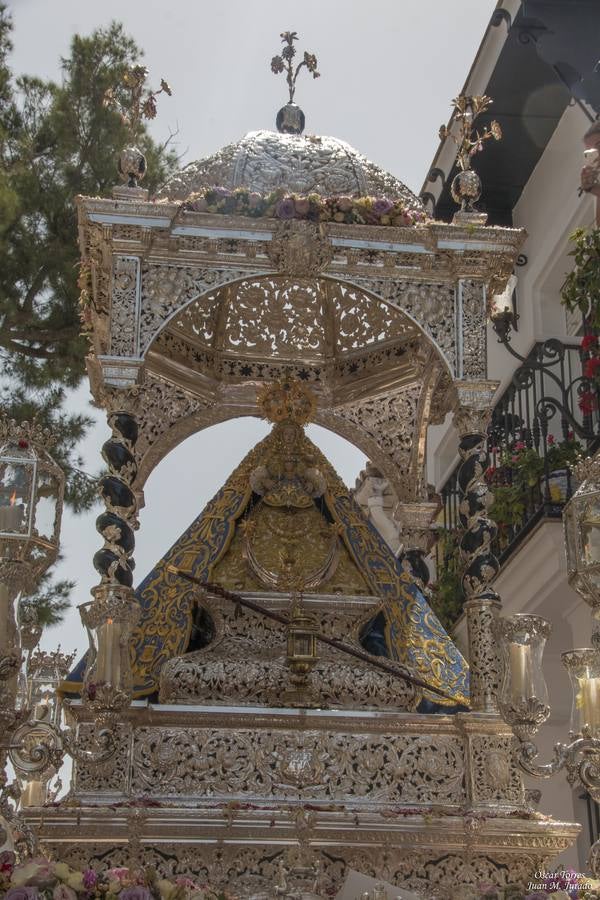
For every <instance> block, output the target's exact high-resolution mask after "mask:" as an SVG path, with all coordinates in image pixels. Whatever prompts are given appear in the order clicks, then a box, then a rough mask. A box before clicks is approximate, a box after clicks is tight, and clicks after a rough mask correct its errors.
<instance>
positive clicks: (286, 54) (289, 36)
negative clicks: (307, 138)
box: [271, 31, 320, 134]
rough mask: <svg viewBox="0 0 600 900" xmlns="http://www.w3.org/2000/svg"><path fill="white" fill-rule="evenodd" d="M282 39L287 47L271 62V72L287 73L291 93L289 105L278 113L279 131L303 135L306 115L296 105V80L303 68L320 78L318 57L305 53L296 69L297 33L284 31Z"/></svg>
mask: <svg viewBox="0 0 600 900" xmlns="http://www.w3.org/2000/svg"><path fill="white" fill-rule="evenodd" d="M281 39H282V41H283V43H284V44H285V47H284V48H283V50H282V51H281V54H277V56H274V57H273V59H272V60H271V72H273V74H274V75H279V73H280V72H286V80H287V83H288V89H289V92H290V100H289V103H286V105H285V106H282V107H281V109H280V110H279V112H278V113H277V119H276V124H277V130H278V131H280V132H282V133H283V134H302V132H303V131H304V123H305V118H304V113H303V112H302V110H301V109H300V107H299V106H296V104H295V103H294V94H295V93H296V80H297V78H298V73H299V72H300V69H301V68H302V66H306V68H307V69H308V71H309V72H310V73H311V75H312V77H313V78H319V77H320V73H319V72H317V57H316V56H315V55H314V53H308V52H307V51H304V58H303V60H302V62H300V63H298V65H297V66H296V68H295V69H294V66H293V59H294V57H295V55H296V48H295V47H294V41H297V40H298V32H297V31H282V32H281Z"/></svg>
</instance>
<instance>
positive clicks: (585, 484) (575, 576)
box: [497, 455, 600, 878]
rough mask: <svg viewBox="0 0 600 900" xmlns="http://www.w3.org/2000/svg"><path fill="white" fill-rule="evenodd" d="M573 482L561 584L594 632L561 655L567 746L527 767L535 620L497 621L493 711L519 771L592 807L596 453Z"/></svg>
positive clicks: (596, 867) (599, 502)
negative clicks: (567, 696)
mask: <svg viewBox="0 0 600 900" xmlns="http://www.w3.org/2000/svg"><path fill="white" fill-rule="evenodd" d="M574 476H575V478H576V480H578V481H580V482H581V484H580V487H579V488H578V490H577V491H576V492H575V494H574V495H573V497H571V499H570V500H569V501H568V503H567V504H566V506H565V509H564V511H563V523H564V530H565V545H566V554H567V568H568V579H569V584H570V585H571V586H572V587H573V588H574V589H575V590H576V591H577V592H578V593H579V595H580V596H581V597H582V598H583V600H584V601H585V602H586V603H587V604H588V605H589V606H590V608H591V610H592V615H593V618H594V628H593V633H592V640H591V643H592V645H593V646H591V647H583V648H579V649H576V650H568V651H565V652H564V653H563V654H562V657H561V658H562V663H563V665H564V666H565V668H566V669H567V672H568V674H569V677H570V679H571V686H572V688H573V705H572V712H571V728H570V735H569V737H570V742H569V743H566V744H563V743H557V744H555V745H554V757H553V759H552V760H551V761H550V762H548V763H537V762H536V761H535V760H536V759H537V756H538V749H537V747H536V745H535V744H534V743H533V741H532V740H531V737H532V736H533V735H534V734H535V732H536V731H537V729H538V728H539V726H540V725H541V724H542V723H543V722H544V721H545V720H546V719H547V718H548V715H549V712H550V706H549V703H548V692H547V689H546V686H545V683H544V679H543V675H542V654H543V649H544V644H545V641H546V639H547V638H548V636H549V635H550V624H549V623H548V622H546V621H545V620H544V619H540V618H539V617H538V616H527V615H515V616H510V617H509V618H506V619H502V620H500V621H499V624H498V626H497V634H498V637H499V640H500V644H501V648H502V655H503V659H504V677H503V680H502V683H501V687H500V691H499V695H498V706H499V709H500V712H501V714H502V717H503V718H504V721H505V722H506V723H507V724H508V725H510V726H511V728H512V729H513V731H514V733H515V735H516V736H517V737H518V738H519V740H520V746H519V750H518V761H519V763H520V765H521V767H522V768H523V769H524V770H525V772H527V773H528V774H529V775H533V776H536V777H538V778H549V777H550V776H552V775H554V774H555V772H558V771H560V770H561V769H565V770H566V772H567V778H568V780H569V782H570V783H571V784H580V785H581V786H582V787H583V788H584V789H585V790H586V791H587V792H588V793H589V794H590V796H591V797H592V798H593V799H594V800H595V801H596V802H600V455H599V456H596V457H593V458H590V459H586V460H583V462H581V463H580V464H579V465H578V466H577V467H576V468H575V471H574ZM589 865H590V868H591V870H592V872H593V874H594V877H596V878H598V877H600V840H598V841H596V843H595V844H594V845H593V846H592V848H591V850H590V857H589Z"/></svg>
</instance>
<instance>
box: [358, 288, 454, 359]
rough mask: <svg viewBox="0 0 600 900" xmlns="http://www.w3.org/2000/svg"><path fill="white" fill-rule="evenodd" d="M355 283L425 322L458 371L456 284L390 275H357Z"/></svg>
mask: <svg viewBox="0 0 600 900" xmlns="http://www.w3.org/2000/svg"><path fill="white" fill-rule="evenodd" d="M352 283H353V284H357V285H359V286H361V287H364V288H365V290H368V291H370V292H371V293H373V294H375V295H376V296H377V297H381V298H382V299H383V300H386V301H389V302H390V303H393V304H394V305H395V306H397V307H399V308H400V309H402V310H404V311H405V312H407V313H408V314H409V315H410V316H411V317H412V318H413V319H414V320H415V321H416V322H417V324H418V325H420V326H421V328H422V329H423V331H424V332H425V334H427V335H428V336H429V337H430V338H431V340H432V341H433V342H434V344H435V345H436V346H437V348H438V349H439V350H440V351H441V353H442V355H443V357H444V358H445V359H446V361H447V363H448V366H449V368H450V371H451V372H452V373H454V374H455V373H456V366H457V340H456V311H455V306H456V302H455V296H456V289H455V287H454V285H452V284H447V283H434V282H432V283H418V282H411V281H396V280H393V279H388V278H361V277H353V278H352Z"/></svg>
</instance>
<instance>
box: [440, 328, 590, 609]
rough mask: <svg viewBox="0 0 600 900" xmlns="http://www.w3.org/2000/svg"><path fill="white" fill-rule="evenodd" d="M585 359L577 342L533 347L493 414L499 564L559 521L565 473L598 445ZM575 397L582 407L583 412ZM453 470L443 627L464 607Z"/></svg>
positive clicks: (446, 516) (444, 545) (447, 490)
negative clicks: (546, 524) (542, 527)
mask: <svg viewBox="0 0 600 900" xmlns="http://www.w3.org/2000/svg"><path fill="white" fill-rule="evenodd" d="M508 349H509V350H510V349H511V348H510V345H509V346H508ZM515 355H516V354H515ZM588 358H589V353H588V352H586V351H584V350H582V348H581V345H580V341H579V340H577V339H575V340H574V341H573V342H569V343H563V342H561V341H559V340H556V339H551V340H547V341H544V342H538V343H536V344H535V345H534V346H533V348H532V350H531V352H530V353H529V355H528V356H527V358H526V359H525V361H524V362H522V364H521V365H520V366H519V367H518V368H517V369H516V370H515V372H514V374H513V377H512V380H511V382H510V384H509V385H508V387H507V388H506V390H505V391H504V393H503V394H502V395H501V396H500V397H499V399H498V401H497V403H496V405H495V407H494V411H493V414H492V420H491V423H490V426H489V429H488V434H489V447H490V466H489V468H488V470H487V473H486V480H487V481H488V484H489V485H490V488H491V490H492V492H493V493H494V505H493V506H492V508H491V510H490V516H491V517H492V518H493V519H494V520H495V521H496V522H497V524H498V534H497V537H496V539H495V541H494V544H493V550H494V553H495V555H496V556H497V557H498V559H499V560H500V563H501V564H504V563H506V562H507V561H508V560H509V559H510V558H511V556H512V555H513V554H514V553H515V552H516V551H517V550H518V548H519V546H520V545H521V544H522V542H523V541H524V540H525V538H526V537H527V536H528V535H529V534H530V533H531V532H532V531H533V529H534V528H535V527H536V526H537V525H538V523H540V522H542V521H543V520H544V519H554V520H556V519H560V518H561V515H562V510H563V507H564V504H565V502H566V501H567V500H568V499H569V497H570V496H571V495H572V494H573V492H574V490H575V489H576V487H577V484H576V482H575V478H574V475H573V471H572V470H573V465H574V463H575V462H576V459H577V456H578V455H583V456H586V455H588V454H589V453H591V452H594V451H595V450H596V449H598V446H600V414H599V407H600V391H598V389H597V388H595V386H594V384H593V383H592V382H591V381H590V380H589V379H587V378H586V377H585V376H584V374H583V373H584V369H585V365H586V362H587V360H588ZM582 396H585V397H586V401H587V402H585V403H583V406H584V409H583V410H582V409H581V406H580V403H581V398H582ZM459 467H460V465H457V466H456V468H455V469H454V471H453V472H452V474H451V475H450V477H449V478H448V480H447V481H446V483H445V484H444V486H443V487H442V489H441V492H440V493H441V498H442V509H441V512H440V515H439V518H438V524H439V526H440V534H439V540H438V544H437V548H436V565H437V571H438V587H437V596H434V601H435V600H436V599H437V601H438V604H440V605H441V608H440V611H441V613H442V616H441V617H442V619H443V620H444V624H446V625H447V626H449V625H451V624H452V621H453V620H454V619H456V618H457V617H458V615H459V614H460V610H461V608H462V600H463V597H462V588H461V586H460V570H461V563H460V560H459V554H458V542H459V539H460V534H461V531H462V526H461V523H460V515H459V505H460V491H459V488H458V480H457V476H458V469H459ZM436 605H437V604H436Z"/></svg>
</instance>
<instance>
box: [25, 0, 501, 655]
mask: <svg viewBox="0 0 600 900" xmlns="http://www.w3.org/2000/svg"><path fill="white" fill-rule="evenodd" d="M8 6H9V9H10V10H11V12H12V15H13V20H14V25H15V30H14V35H13V43H14V52H13V67H14V71H15V72H17V73H21V72H27V73H28V74H32V75H38V76H41V77H44V78H48V77H51V78H55V79H57V78H59V77H60V71H59V58H60V57H61V56H64V55H66V54H67V53H68V47H69V42H70V39H71V36H72V35H73V34H74V33H76V32H79V33H89V32H90V31H91V30H93V29H94V28H96V27H99V26H103V25H106V24H108V23H109V22H110V21H111V20H112V19H116V20H117V21H121V22H123V23H124V25H125V27H126V30H127V31H128V32H129V33H130V34H131V35H132V36H133V37H134V38H135V40H136V41H137V43H138V44H139V45H140V47H142V48H143V49H144V51H145V58H144V62H145V64H146V65H147V67H148V69H149V70H150V76H151V82H152V84H153V85H156V86H158V83H159V81H160V78H161V77H164V78H166V79H167V80H168V81H169V83H170V84H171V86H172V88H173V91H174V94H173V97H171V98H164V99H163V97H162V96H161V97H160V98H159V109H158V118H157V119H156V120H155V121H154V122H153V123H152V131H153V134H154V136H155V138H156V139H157V140H164V139H166V137H168V135H169V133H170V131H175V130H176V129H178V135H177V139H176V140H177V142H178V143H177V149H178V152H179V153H180V154H185V155H184V158H183V163H182V164H185V163H186V162H190V161H191V160H194V159H199V158H201V157H203V156H207V155H209V154H211V153H214V152H215V151H216V150H218V149H219V147H221V146H223V145H224V144H227V143H229V142H230V141H233V140H236V139H238V138H240V137H242V136H243V135H244V134H245V133H246V132H247V131H253V130H256V129H258V128H274V120H275V115H276V112H277V110H278V109H279V107H280V106H282V105H283V104H284V102H285V101H286V89H285V82H284V78H283V76H282V75H279V76H277V77H275V76H274V75H273V74H272V73H271V71H270V60H271V57H272V56H273V55H275V53H278V52H279V49H280V46H281V42H280V38H279V34H280V32H281V31H285V30H294V31H297V32H298V34H299V36H300V41H299V45H298V46H299V50H300V52H303V51H304V50H309V51H311V52H313V53H315V54H316V56H317V58H318V62H319V71H320V72H321V78H319V79H317V80H314V81H313V79H312V78H309V77H307V76H306V74H305V77H304V78H302V79H299V80H298V87H297V92H296V102H298V103H299V105H300V106H301V107H302V108H303V109H304V112H305V114H306V120H307V126H306V130H307V132H312V133H316V134H330V135H334V136H335V137H338V138H341V139H343V140H345V141H348V143H350V144H352V145H353V146H354V147H356V148H357V149H358V150H360V151H361V152H362V153H364V154H365V155H366V156H367V157H369V158H370V159H372V160H373V161H374V162H376V163H378V164H379V165H381V166H383V167H384V168H385V169H388V170H389V171H390V172H392V173H393V174H394V175H396V176H397V177H399V178H401V179H402V180H403V181H404V182H405V183H406V184H407V185H408V186H409V187H410V188H412V189H413V190H414V191H415V192H418V191H419V190H420V188H421V185H422V183H423V181H424V178H425V175H426V173H427V170H428V167H429V165H430V163H431V160H432V159H433V155H434V152H435V150H436V148H437V144H438V138H437V133H438V128H439V125H440V124H441V123H442V122H446V121H447V120H448V117H449V112H450V100H451V99H452V97H454V96H456V94H458V93H459V92H460V90H461V88H462V86H463V84H464V81H465V79H466V76H467V74H468V71H469V69H470V66H471V63H472V61H473V58H474V56H475V53H476V51H477V48H478V46H479V44H480V42H481V39H482V37H483V34H484V31H485V28H486V26H487V24H488V22H489V18H490V16H491V13H492V11H493V9H494V8H495V6H496V3H495V0H453V2H452V3H450V2H448V0H369V2H365V0H320V2H318V0H302V2H299V0H221V2H220V3H214V2H210V3H208V2H205V0H170V2H168V3H165V2H164V0H161V2H159V0H118V2H117V0H103V2H102V4H100V3H97V2H91V0H50V2H49V0H17V2H12V3H11V2H9V3H8ZM88 397H89V392H88V389H87V384H84V385H83V386H82V387H81V388H80V389H79V391H77V393H76V395H75V396H74V397H73V398H72V401H71V402H72V404H73V408H77V409H81V408H82V407H84V408H85V407H86V405H87V400H88ZM266 433H267V425H266V424H265V423H263V422H260V421H259V420H257V419H251V418H246V419H241V420H235V421H232V422H228V423H225V424H222V425H217V426H214V427H213V428H211V429H208V430H206V431H204V432H201V433H200V434H198V435H195V436H194V437H192V438H189V439H188V440H187V441H185V442H184V443H183V444H181V445H180V446H179V447H178V448H177V449H176V450H174V451H173V452H172V453H171V454H170V455H169V456H168V457H167V458H166V459H165V460H163V462H162V463H161V464H160V465H159V466H158V468H157V469H155V471H154V472H153V474H152V475H151V477H150V479H149V481H148V483H147V485H146V490H145V494H146V507H145V508H144V510H143V511H142V513H141V516H140V530H139V531H138V532H137V538H136V541H137V546H136V553H135V559H136V563H137V567H136V574H137V579H136V580H138V581H139V580H141V579H142V578H143V577H144V575H145V574H146V573H147V572H148V571H149V570H150V569H151V568H152V566H153V565H154V563H155V562H156V561H157V559H159V558H160V556H161V555H162V554H163V553H164V552H165V551H166V550H167V549H168V548H169V547H170V545H171V544H172V543H173V541H174V540H176V538H177V537H178V536H179V534H180V533H181V532H182V531H183V530H184V529H185V528H186V527H187V526H188V525H189V523H190V521H191V520H192V519H193V518H194V517H195V516H196V515H197V514H198V513H199V512H200V511H201V510H202V508H203V507H204V505H205V503H206V502H207V501H208V500H209V499H210V497H212V496H213V494H215V493H216V491H217V490H218V489H219V488H220V486H221V485H222V484H223V482H224V481H225V480H226V479H227V477H228V476H229V474H230V473H231V471H232V469H233V468H234V467H235V466H236V465H237V464H238V462H239V461H240V460H241V459H242V458H243V456H245V454H246V453H247V452H248V450H250V449H251V447H252V446H254V444H255V443H256V442H257V441H258V440H259V439H260V438H262V437H263V436H264V435H265V434H266ZM106 435H107V430H106V428H105V426H104V425H103V424H99V425H98V426H97V427H96V428H95V429H93V430H92V432H91V434H90V435H89V437H88V439H87V440H86V441H85V443H84V445H83V447H82V452H83V455H84V458H85V468H86V470H87V471H89V472H94V471H97V469H98V467H99V465H100V462H101V460H100V450H99V448H100V446H101V444H102V441H103V440H105V437H106ZM309 435H310V437H311V438H312V439H313V440H314V441H315V443H317V444H318V445H319V447H320V448H321V449H322V450H323V451H324V452H325V454H326V455H328V456H329V458H330V459H331V461H332V463H333V464H334V465H335V466H336V468H337V470H338V472H339V473H340V475H341V476H342V478H343V479H344V480H345V482H346V483H347V484H348V485H349V486H352V485H353V484H354V480H355V478H356V476H357V475H358V473H359V472H360V470H361V469H362V468H363V467H364V464H365V457H364V455H363V454H362V453H361V452H360V451H359V450H357V449H356V448H354V447H353V446H352V445H350V444H349V443H347V442H346V441H344V440H343V439H341V438H338V437H337V436H336V435H334V434H331V433H329V432H326V431H324V430H323V429H321V428H317V427H312V428H310V429H309ZM99 512H100V507H98V508H97V509H96V510H94V511H93V512H91V513H89V514H86V515H82V516H78V517H75V516H72V515H70V514H68V513H67V514H66V515H65V518H64V521H63V529H62V538H61V540H62V550H63V554H64V562H63V563H62V564H61V565H60V566H59V567H58V569H57V576H59V577H69V578H72V579H74V580H76V581H77V587H76V589H75V591H74V593H73V604H74V606H75V605H77V604H78V603H83V602H86V601H87V600H88V599H89V591H90V588H91V587H92V586H93V585H94V584H96V583H97V582H98V576H97V575H96V573H95V571H94V569H93V566H92V557H93V555H94V553H95V552H96V550H97V549H99V548H100V547H101V546H102V541H101V539H100V537H99V535H98V534H97V533H96V530H95V528H94V520H95V518H96V516H97V515H98V513H99ZM59 641H60V643H61V644H62V646H63V647H64V648H66V649H74V648H76V647H77V648H79V649H80V650H83V649H85V645H86V639H85V638H84V634H83V630H82V628H81V626H80V624H79V616H78V614H77V612H76V611H75V610H74V609H73V610H72V611H71V612H70V613H69V615H68V617H67V619H66V620H65V623H64V625H63V626H61V627H59V628H55V629H50V630H48V631H47V633H46V634H45V636H44V638H43V644H44V645H45V646H47V647H53V646H55V645H56V644H57V643H58V642H59Z"/></svg>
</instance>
